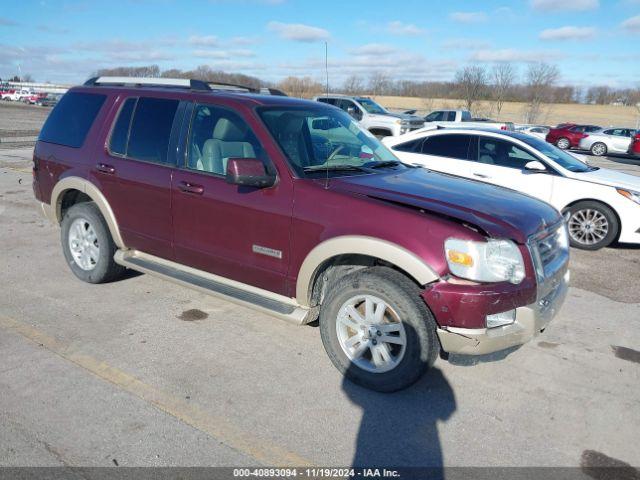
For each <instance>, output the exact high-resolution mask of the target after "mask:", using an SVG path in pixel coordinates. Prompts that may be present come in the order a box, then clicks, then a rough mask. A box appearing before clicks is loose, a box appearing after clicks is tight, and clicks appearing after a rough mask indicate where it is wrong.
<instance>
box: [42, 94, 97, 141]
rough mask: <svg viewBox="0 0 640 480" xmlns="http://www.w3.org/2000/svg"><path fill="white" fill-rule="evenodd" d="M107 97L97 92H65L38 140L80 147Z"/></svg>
mask: <svg viewBox="0 0 640 480" xmlns="http://www.w3.org/2000/svg"><path fill="white" fill-rule="evenodd" d="M106 98H107V96H106V95H101V94H97V93H83V92H69V93H67V94H65V95H64V96H63V97H62V98H61V99H60V101H59V102H58V104H57V105H56V106H55V107H54V109H53V110H52V111H51V114H49V118H47V121H46V122H45V123H44V126H43V127H42V130H41V131H40V136H39V137H38V140H39V141H41V142H48V143H55V144H58V145H64V146H66V147H72V148H80V147H81V146H82V145H83V144H84V141H85V139H86V137H87V133H89V129H91V125H93V122H94V120H95V119H96V116H97V115H98V112H100V109H101V108H102V105H103V104H104V102H105V100H106Z"/></svg>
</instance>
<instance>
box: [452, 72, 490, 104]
mask: <svg viewBox="0 0 640 480" xmlns="http://www.w3.org/2000/svg"><path fill="white" fill-rule="evenodd" d="M455 84H456V87H457V89H458V91H459V92H460V94H461V95H462V99H463V100H464V101H465V106H466V108H467V110H472V109H473V105H474V104H475V103H476V102H477V101H478V100H480V99H481V98H482V97H483V96H484V95H485V92H486V89H487V72H486V70H485V69H484V68H483V67H480V66H478V65H472V66H469V67H464V68H463V69H462V70H458V72H456V77H455Z"/></svg>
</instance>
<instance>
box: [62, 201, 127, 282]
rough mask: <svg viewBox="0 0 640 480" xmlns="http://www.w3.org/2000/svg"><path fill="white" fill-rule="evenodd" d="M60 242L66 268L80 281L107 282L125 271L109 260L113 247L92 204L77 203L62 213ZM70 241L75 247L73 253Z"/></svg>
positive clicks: (114, 250)
mask: <svg viewBox="0 0 640 480" xmlns="http://www.w3.org/2000/svg"><path fill="white" fill-rule="evenodd" d="M61 241H62V251H63V252H64V257H65V259H66V261H67V264H68V265H69V268H71V271H72V272H73V273H74V274H75V276H76V277H78V278H79V279H80V280H82V281H83V282H87V283H106V282H111V281H114V280H117V279H118V278H120V277H121V276H122V274H123V273H124V271H125V268H124V267H123V266H121V265H118V264H117V263H116V262H115V261H114V260H113V256H114V254H115V252H116V250H117V247H116V245H115V243H114V242H113V239H112V238H111V234H110V233H109V228H108V227H107V223H106V222H105V220H104V218H103V217H102V214H101V213H100V210H99V209H98V206H97V205H96V204H95V203H93V202H86V203H77V204H75V205H73V206H72V207H70V208H69V209H68V210H67V211H66V213H65V215H64V218H63V219H62V225H61ZM72 242H73V244H74V245H78V247H77V248H76V249H75V251H74V252H72ZM83 253H84V255H83Z"/></svg>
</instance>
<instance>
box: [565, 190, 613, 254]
mask: <svg viewBox="0 0 640 480" xmlns="http://www.w3.org/2000/svg"><path fill="white" fill-rule="evenodd" d="M567 211H568V212H569V213H570V215H569V221H568V225H569V242H570V243H571V246H572V247H575V248H579V249H581V250H600V249H601V248H604V247H607V246H609V245H611V243H613V242H614V241H615V239H616V238H617V237H618V232H619V231H620V222H619V221H618V217H617V216H616V214H615V213H614V212H613V210H611V208H609V207H608V206H606V205H604V204H602V203H600V202H595V201H592V200H586V201H583V202H578V203H576V204H575V205H572V206H571V207H569V208H568V209H567V210H565V212H567ZM602 219H603V221H605V222H606V224H605V223H602V222H601V220H602ZM585 223H587V224H590V229H587V228H586V225H585ZM598 225H600V226H606V233H603V232H602V231H600V233H599V234H598V230H597V226H598ZM600 237H601V238H600Z"/></svg>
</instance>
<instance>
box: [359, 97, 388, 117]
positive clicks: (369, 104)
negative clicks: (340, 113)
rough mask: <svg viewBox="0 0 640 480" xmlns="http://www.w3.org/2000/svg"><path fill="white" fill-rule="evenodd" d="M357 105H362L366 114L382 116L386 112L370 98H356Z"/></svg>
mask: <svg viewBox="0 0 640 480" xmlns="http://www.w3.org/2000/svg"><path fill="white" fill-rule="evenodd" d="M356 100H358V103H359V104H360V105H362V108H364V109H365V110H366V111H367V112H368V113H374V114H380V115H384V114H386V113H387V111H386V110H385V109H384V108H382V107H381V106H380V105H378V104H377V103H376V102H374V101H373V100H371V99H370V98H357V99H356Z"/></svg>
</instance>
